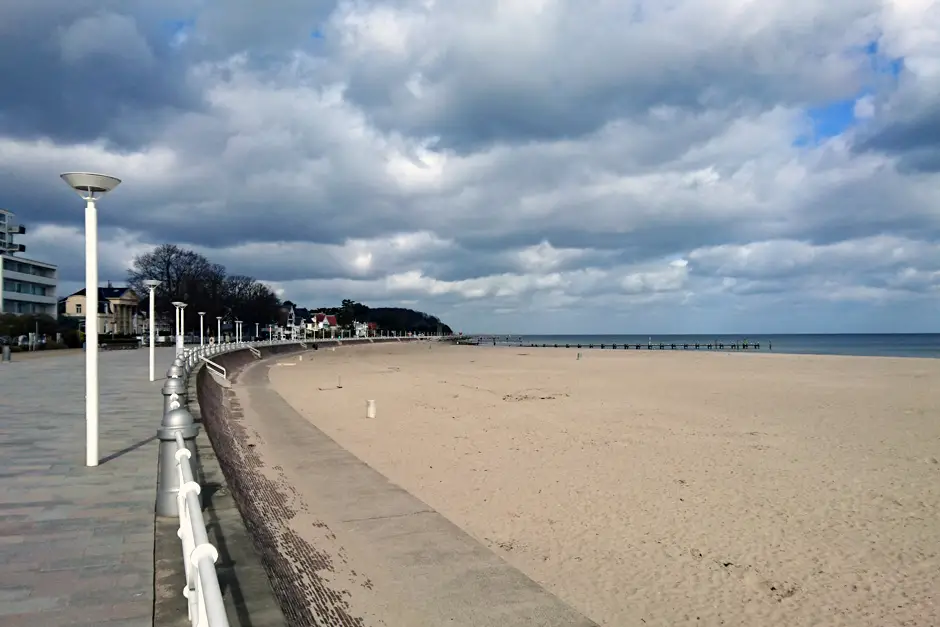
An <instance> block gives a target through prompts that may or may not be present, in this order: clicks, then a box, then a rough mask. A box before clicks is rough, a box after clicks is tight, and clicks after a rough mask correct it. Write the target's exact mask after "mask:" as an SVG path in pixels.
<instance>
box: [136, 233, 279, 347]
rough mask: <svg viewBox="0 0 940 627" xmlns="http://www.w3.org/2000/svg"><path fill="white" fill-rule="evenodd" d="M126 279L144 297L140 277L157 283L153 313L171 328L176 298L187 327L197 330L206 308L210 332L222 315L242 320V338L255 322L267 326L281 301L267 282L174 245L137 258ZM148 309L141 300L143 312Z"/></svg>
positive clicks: (147, 294) (274, 318)
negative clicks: (228, 270) (230, 270)
mask: <svg viewBox="0 0 940 627" xmlns="http://www.w3.org/2000/svg"><path fill="white" fill-rule="evenodd" d="M127 278H128V283H129V284H130V286H131V288H133V290H134V291H135V292H137V294H138V295H139V296H140V297H141V299H142V301H143V300H146V299H147V297H148V296H149V294H150V290H149V288H148V287H147V286H146V285H144V281H146V280H147V279H156V280H157V281H160V282H161V283H160V286H159V287H158V288H157V289H156V293H155V299H154V300H155V307H156V314H157V318H158V319H161V318H163V319H164V320H169V324H170V325H171V329H172V325H173V310H174V308H173V302H174V301H182V302H185V303H186V304H187V307H186V309H185V310H184V312H183V315H184V320H185V327H186V329H188V330H191V329H198V327H199V313H198V312H200V311H204V312H206V316H205V318H206V329H207V331H208V332H209V333H210V334H211V333H212V331H213V330H214V329H215V326H216V320H215V319H216V318H217V317H219V316H221V317H222V319H223V320H224V321H225V322H233V321H235V320H241V321H243V322H244V323H245V324H244V330H245V335H246V336H249V335H251V334H252V333H253V332H254V324H255V323H256V322H257V323H259V324H261V325H265V324H268V323H269V322H271V321H272V320H276V319H277V314H278V310H279V307H280V305H281V302H280V299H278V297H277V295H276V294H274V292H273V291H272V290H271V289H270V288H269V287H268V286H267V285H265V284H263V283H261V282H259V281H257V280H255V279H254V278H253V277H250V276H245V275H242V274H232V275H230V274H227V273H226V270H225V266H222V265H220V264H217V263H212V262H210V261H209V260H208V259H206V257H205V256H203V255H201V254H199V253H197V252H195V251H192V250H187V249H185V248H181V247H180V246H176V245H175V244H161V245H160V246H157V247H156V248H154V249H153V250H152V251H150V252H149V253H144V254H142V255H138V256H137V257H135V258H134V263H133V265H132V267H131V268H130V270H128V273H127ZM146 307H149V304H147V305H146ZM147 312H148V310H147V309H146V308H145V303H144V302H142V303H141V313H147Z"/></svg>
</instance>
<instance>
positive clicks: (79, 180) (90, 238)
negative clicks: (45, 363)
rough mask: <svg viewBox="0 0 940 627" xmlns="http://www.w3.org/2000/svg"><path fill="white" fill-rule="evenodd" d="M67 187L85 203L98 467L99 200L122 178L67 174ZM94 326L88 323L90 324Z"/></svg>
mask: <svg viewBox="0 0 940 627" xmlns="http://www.w3.org/2000/svg"><path fill="white" fill-rule="evenodd" d="M60 176H61V177H62V180H63V181H65V183H66V185H68V186H69V187H71V188H72V189H73V190H74V191H76V192H77V193H78V195H79V196H81V197H82V198H83V199H84V200H85V312H86V313H85V321H86V324H85V465H86V466H97V465H98V210H97V208H96V207H95V200H97V199H99V198H101V197H102V196H104V195H105V194H107V193H108V192H110V191H112V190H114V188H116V187H117V186H118V185H120V184H121V179H119V178H115V177H113V176H108V175H107V174H93V173H91V172H66V173H65V174H62V175H60ZM89 320H90V321H91V324H87V322H88V321H89Z"/></svg>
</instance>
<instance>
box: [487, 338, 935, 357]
mask: <svg viewBox="0 0 940 627" xmlns="http://www.w3.org/2000/svg"><path fill="white" fill-rule="evenodd" d="M472 337H488V338H494V337H495V338H496V339H497V342H496V343H497V345H504V346H517V347H518V346H526V347H530V348H532V346H531V345H533V344H535V345H537V347H538V348H541V347H542V346H541V345H542V344H545V345H549V346H552V347H553V346H554V345H555V344H558V345H559V347H562V346H563V345H564V344H569V345H571V346H572V347H576V346H577V344H581V346H582V348H589V346H590V345H591V344H593V345H594V350H599V345H601V344H604V346H605V348H604V349H603V350H611V348H610V347H611V345H612V344H616V345H617V349H615V350H624V349H623V345H624V344H628V345H630V348H628V349H626V350H636V345H638V344H639V345H640V346H641V349H640V350H643V351H645V350H649V349H648V348H647V346H648V345H649V344H653V345H654V346H655V348H654V350H659V345H660V344H663V345H665V346H666V349H667V350H672V349H671V345H672V344H675V345H676V346H677V348H676V349H675V350H678V351H684V350H689V351H693V352H694V351H695V350H696V349H695V348H694V344H696V343H698V344H699V345H700V347H699V349H698V351H699V352H701V351H708V350H709V349H708V348H703V346H702V345H704V346H707V345H708V344H712V346H713V348H711V349H710V350H712V351H713V352H714V351H718V352H721V350H722V349H716V348H714V346H715V345H720V344H724V345H725V351H726V352H761V353H767V352H773V353H782V354H788V355H843V356H854V357H904V358H912V357H913V358H927V359H938V358H940V334H937V333H930V334H928V333H869V334H855V333H852V334H850V333H845V334H822V333H820V334H773V335H770V334H767V335H755V334H750V335H745V334H741V335H728V334H716V335H691V334H689V335H639V334H630V335H604V334H583V335H575V334H572V335H508V334H507V335H498V334H474V335H473V336H472ZM745 340H746V341H747V342H748V343H749V344H750V345H751V346H753V345H755V344H759V345H760V348H759V349H754V348H750V349H748V350H747V351H744V350H742V349H740V348H738V349H729V348H728V346H729V345H731V344H737V345H739V346H740V345H741V344H742V343H743V342H744V341H745ZM488 343H489V344H492V341H490V342H488ZM685 344H689V345H690V348H688V349H684V348H683V346H684V345H685Z"/></svg>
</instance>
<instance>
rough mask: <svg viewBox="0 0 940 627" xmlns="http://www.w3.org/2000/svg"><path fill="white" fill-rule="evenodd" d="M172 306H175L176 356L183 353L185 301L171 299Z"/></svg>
mask: <svg viewBox="0 0 940 627" xmlns="http://www.w3.org/2000/svg"><path fill="white" fill-rule="evenodd" d="M173 306H174V307H176V355H177V357H178V356H180V355H181V354H182V353H183V309H184V308H185V307H186V303H184V302H182V301H178V300H176V301H173Z"/></svg>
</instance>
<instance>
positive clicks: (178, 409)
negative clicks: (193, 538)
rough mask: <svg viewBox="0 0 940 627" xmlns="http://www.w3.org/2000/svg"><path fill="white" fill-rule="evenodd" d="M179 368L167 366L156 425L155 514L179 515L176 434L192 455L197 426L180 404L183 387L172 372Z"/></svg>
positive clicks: (184, 388) (180, 379)
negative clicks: (180, 436)
mask: <svg viewBox="0 0 940 627" xmlns="http://www.w3.org/2000/svg"><path fill="white" fill-rule="evenodd" d="M181 370H182V368H180V367H179V366H177V365H176V364H175V363H174V365H172V366H170V369H169V370H167V379H166V383H164V384H163V411H164V414H163V421H162V422H161V423H160V428H159V429H157V438H158V439H159V440H160V451H159V453H158V455H159V457H158V458H157V505H156V512H157V516H179V507H178V506H177V502H176V497H177V494H178V493H179V488H180V486H179V478H178V476H177V470H176V450H177V446H176V434H177V433H179V434H180V435H182V436H183V439H184V440H185V441H186V448H188V449H189V450H190V452H191V453H193V455H195V453H196V441H195V438H196V434H198V433H199V426H198V425H196V424H195V421H194V420H193V415H192V414H190V413H189V411H188V410H187V409H186V408H185V407H183V404H184V402H185V396H186V387H185V385H186V384H185V383H184V382H183V379H182V378H180V376H173V375H174V374H177V372H179V371H181Z"/></svg>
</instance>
